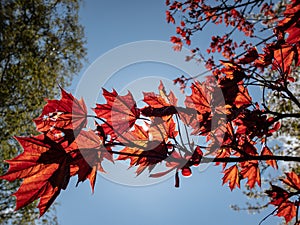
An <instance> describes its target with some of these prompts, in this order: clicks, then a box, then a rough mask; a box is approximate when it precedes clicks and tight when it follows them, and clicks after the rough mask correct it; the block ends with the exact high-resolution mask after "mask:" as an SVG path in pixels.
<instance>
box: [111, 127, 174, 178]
mask: <svg viewBox="0 0 300 225" xmlns="http://www.w3.org/2000/svg"><path fill="white" fill-rule="evenodd" d="M163 124H166V122H163V123H161V124H158V125H157V124H155V125H153V128H152V127H150V128H149V130H148V131H145V130H144V128H143V127H142V126H139V125H136V124H135V125H134V130H132V131H130V132H128V133H126V134H125V135H124V138H123V139H124V141H125V142H128V141H129V143H127V146H126V147H125V148H124V149H122V150H121V151H120V152H121V155H119V157H118V158H117V159H118V160H127V159H130V167H132V166H138V168H137V171H136V173H137V175H139V174H140V173H142V172H143V171H144V170H145V169H146V168H147V167H148V169H149V171H151V170H152V169H153V168H154V167H155V165H156V164H157V163H159V162H161V161H163V160H164V159H165V158H166V157H167V153H168V148H167V145H166V142H165V140H167V138H166V137H168V136H169V135H171V134H167V133H165V132H167V131H172V130H173V128H163V129H162V130H159V129H160V128H161V127H162V126H163ZM150 132H151V135H150ZM165 135H166V136H165ZM121 142H122V140H121ZM122 143H124V142H122Z"/></svg>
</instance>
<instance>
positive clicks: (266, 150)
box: [260, 146, 278, 169]
mask: <svg viewBox="0 0 300 225" xmlns="http://www.w3.org/2000/svg"><path fill="white" fill-rule="evenodd" d="M260 155H273V153H272V152H271V150H270V149H269V148H268V147H267V146H264V147H263V149H262V151H261V153H260ZM266 163H267V164H268V165H270V166H272V167H273V168H275V169H277V168H278V165H277V162H276V160H267V161H266Z"/></svg>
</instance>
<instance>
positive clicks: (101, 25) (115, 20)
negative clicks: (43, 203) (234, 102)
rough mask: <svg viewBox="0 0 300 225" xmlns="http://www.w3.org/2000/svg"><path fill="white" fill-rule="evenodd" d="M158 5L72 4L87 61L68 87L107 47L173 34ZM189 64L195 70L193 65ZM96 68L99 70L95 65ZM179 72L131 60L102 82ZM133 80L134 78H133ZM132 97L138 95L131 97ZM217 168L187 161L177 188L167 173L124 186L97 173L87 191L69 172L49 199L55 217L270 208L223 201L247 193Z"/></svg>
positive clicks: (234, 215)
mask: <svg viewBox="0 0 300 225" xmlns="http://www.w3.org/2000/svg"><path fill="white" fill-rule="evenodd" d="M165 10H166V7H165V5H164V1H163V0H151V1H149V0H147V1H146V0H128V1H103V0H100V1H96V0H94V1H92V0H85V1H84V3H83V6H82V8H81V11H80V20H81V23H82V24H83V25H84V27H85V33H86V37H87V50H88V60H89V62H88V63H87V64H86V65H85V66H84V68H83V70H82V72H81V76H79V77H78V78H76V79H75V80H74V82H73V84H72V86H71V87H70V88H69V91H71V92H72V93H76V91H77V89H78V85H79V84H80V82H79V80H80V78H82V76H84V75H85V74H86V71H88V67H89V66H90V65H93V64H92V63H93V62H94V61H95V60H97V58H98V57H100V56H102V55H103V54H106V53H107V52H109V51H111V50H112V49H115V48H116V47H118V46H120V45H124V44H127V43H131V42H136V41H143V40H159V41H169V39H170V36H172V35H175V27H174V26H173V25H170V24H167V23H166V22H165ZM216 32H217V31H216V30H209V31H208V32H207V33H204V34H203V35H202V36H200V38H199V39H198V40H196V41H195V43H197V46H199V47H203V46H206V45H207V43H208V42H207V41H209V40H210V35H212V34H215V33H216ZM170 48H171V47H170ZM131 54H134V53H132V52H128V56H130V55H131ZM178 54H180V53H178ZM116 60H118V57H117V58H116ZM183 61H184V59H183ZM112 63H114V61H112ZM197 66H198V67H199V70H201V65H200V66H199V65H197ZM98 72H99V76H100V77H101V71H98ZM199 72H201V71H199ZM182 73H184V71H181V70H180V69H178V68H174V67H172V66H168V65H164V64H160V63H154V62H152V63H151V62H150V63H149V62H145V63H138V64H132V65H129V66H127V67H124V68H121V69H120V70H119V71H117V72H116V73H115V74H113V76H112V78H111V79H110V80H107V81H106V83H105V87H107V88H108V89H110V90H111V88H116V89H117V90H120V91H123V90H126V89H130V88H132V87H134V88H135V89H138V90H141V91H143V90H144V91H146V89H147V88H148V89H151V88H153V85H150V83H151V82H150V80H151V79H150V80H149V77H155V78H153V79H156V80H157V82H156V83H157V86H158V79H157V77H158V78H160V79H162V78H165V82H166V83H168V81H170V80H172V79H175V78H176V77H178V75H181V74H182ZM100 77H99V80H100ZM147 77H148V78H147ZM139 78H141V79H139ZM135 79H139V82H138V83H133V82H134V80H135ZM147 79H148V80H147ZM156 80H155V81H156ZM95 82H98V81H95ZM154 83H155V82H154ZM169 83H170V82H169ZM127 84H130V85H129V86H128V85H127ZM145 84H147V85H145ZM87 88H88V87H87ZM173 88H174V90H175V89H176V87H173ZM153 91H154V90H153ZM77 97H80V96H77ZM135 98H137V99H136V100H137V101H139V100H140V99H139V96H135ZM100 100H101V99H100ZM88 107H93V106H90V105H88ZM220 169H221V168H218V167H214V166H213V165H210V166H209V167H208V168H205V169H203V171H202V172H200V171H199V170H198V169H197V168H194V170H193V175H192V176H191V177H189V178H181V187H180V188H175V187H174V178H173V177H171V178H169V179H167V180H164V181H162V182H159V183H156V184H152V185H148V186H130V185H126V184H119V183H120V182H114V181H111V179H108V178H107V177H103V176H102V175H98V177H97V182H96V187H95V193H94V194H92V193H91V188H90V186H89V182H87V181H86V182H84V183H80V184H79V185H78V187H75V186H76V182H77V178H76V177H74V178H73V179H72V180H71V182H70V184H69V186H68V188H67V190H66V191H62V192H61V194H60V196H59V197H58V199H57V200H56V202H58V203H59V204H60V205H59V206H58V207H57V214H58V220H59V224H60V225H83V224H84V225H98V224H100V225H102V224H103V225H154V224H155V225H181V224H199V225H200V224H204V225H215V224H224V225H229V224H230V225H240V224H243V225H253V224H258V223H259V222H260V220H261V219H263V218H264V216H266V215H267V214H268V213H270V212H271V211H272V210H273V208H269V209H267V210H265V211H263V213H262V214H258V215H250V214H248V212H247V211H240V212H236V211H233V210H232V209H231V208H230V205H232V204H240V205H241V206H244V204H245V202H247V201H248V200H247V198H246V196H245V195H243V194H242V191H241V190H239V189H237V190H233V191H232V192H231V191H230V189H229V188H228V186H227V184H225V185H224V186H222V180H221V178H222V173H221V170H220ZM108 177H109V176H108ZM125 183H126V182H125ZM129 183H130V182H129ZM253 202H254V201H252V203H253ZM278 222H280V219H278V218H274V217H270V218H269V219H268V220H267V221H266V222H264V223H263V224H264V225H267V224H277V223H278Z"/></svg>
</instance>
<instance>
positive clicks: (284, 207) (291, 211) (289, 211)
mask: <svg viewBox="0 0 300 225" xmlns="http://www.w3.org/2000/svg"><path fill="white" fill-rule="evenodd" d="M276 216H279V217H280V216H282V217H284V219H285V221H286V223H288V222H290V221H291V220H292V219H293V218H294V217H295V216H296V206H295V204H294V203H293V202H291V201H286V202H283V203H282V204H281V205H280V206H279V208H278V209H277V214H276Z"/></svg>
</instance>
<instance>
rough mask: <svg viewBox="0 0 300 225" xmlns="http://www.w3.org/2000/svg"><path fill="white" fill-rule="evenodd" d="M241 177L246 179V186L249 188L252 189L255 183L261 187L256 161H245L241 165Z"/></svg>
mask: <svg viewBox="0 0 300 225" xmlns="http://www.w3.org/2000/svg"><path fill="white" fill-rule="evenodd" d="M241 168H242V170H241V175H242V177H243V178H248V181H247V184H248V185H249V188H253V187H254V185H255V183H257V184H258V185H259V186H260V185H261V180H260V170H259V167H258V162H257V161H254V160H252V161H246V162H243V163H241Z"/></svg>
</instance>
